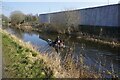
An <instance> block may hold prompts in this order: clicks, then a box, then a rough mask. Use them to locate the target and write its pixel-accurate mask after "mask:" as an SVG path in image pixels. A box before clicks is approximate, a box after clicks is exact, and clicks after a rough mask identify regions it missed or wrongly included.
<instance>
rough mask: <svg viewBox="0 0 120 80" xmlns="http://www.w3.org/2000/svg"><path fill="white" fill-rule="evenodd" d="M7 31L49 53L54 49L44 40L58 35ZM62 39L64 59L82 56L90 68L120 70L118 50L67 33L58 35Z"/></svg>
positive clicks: (74, 58) (10, 29)
mask: <svg viewBox="0 0 120 80" xmlns="http://www.w3.org/2000/svg"><path fill="white" fill-rule="evenodd" d="M6 30H7V31H8V32H9V33H11V34H14V35H16V36H17V37H18V38H20V39H22V40H24V41H25V42H28V41H29V42H30V43H31V44H33V45H35V46H37V48H38V49H39V51H40V52H41V53H48V54H51V53H52V51H55V50H54V48H53V47H50V46H49V45H48V43H47V42H46V41H47V39H51V40H55V38H56V37H57V36H58V35H56V34H52V33H38V32H23V31H21V30H18V29H13V28H7V29H6ZM59 36H60V38H61V39H62V40H64V41H65V45H66V48H65V49H60V50H59V52H60V54H59V55H60V56H61V58H62V60H63V61H64V60H65V59H66V56H72V59H73V60H74V62H75V63H77V62H78V61H77V60H78V58H80V57H81V54H82V56H83V57H84V60H85V63H86V65H88V66H90V68H91V70H96V71H99V72H100V71H101V72H104V71H105V70H110V71H112V72H114V73H116V74H118V72H119V71H120V68H119V63H118V61H119V60H120V57H119V56H118V53H119V52H118V51H116V50H113V51H111V49H109V48H108V49H106V48H103V46H102V45H101V46H100V45H96V44H93V43H90V42H87V41H84V40H82V39H76V38H75V37H71V36H67V35H59Z"/></svg>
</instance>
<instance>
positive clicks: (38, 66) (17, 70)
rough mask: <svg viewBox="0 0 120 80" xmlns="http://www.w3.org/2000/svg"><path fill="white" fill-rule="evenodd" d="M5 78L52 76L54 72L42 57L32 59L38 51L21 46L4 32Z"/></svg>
mask: <svg viewBox="0 0 120 80" xmlns="http://www.w3.org/2000/svg"><path fill="white" fill-rule="evenodd" d="M2 53H3V78H52V77H53V72H52V70H51V69H50V68H48V67H47V66H46V65H45V64H44V61H43V60H42V59H39V60H34V61H31V60H30V59H29V58H30V57H29V56H27V55H28V54H30V53H31V54H32V57H36V56H37V53H35V52H33V51H32V50H30V49H27V48H24V47H22V46H20V45H19V44H18V43H16V42H14V41H13V40H12V39H11V38H9V37H8V36H7V35H5V34H4V33H2Z"/></svg>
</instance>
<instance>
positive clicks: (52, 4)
mask: <svg viewBox="0 0 120 80" xmlns="http://www.w3.org/2000/svg"><path fill="white" fill-rule="evenodd" d="M118 2H119V0H75V1H74V2H73V0H59V1H57V0H42V1H40V0H29V1H28V0H3V1H2V13H3V14H5V15H6V16H9V15H10V13H11V12H12V11H15V10H17V11H22V12H23V13H24V14H43V13H51V12H58V11H63V10H65V9H82V8H89V7H96V6H103V5H110V4H117V3H118Z"/></svg>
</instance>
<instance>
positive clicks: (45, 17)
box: [39, 4, 120, 27]
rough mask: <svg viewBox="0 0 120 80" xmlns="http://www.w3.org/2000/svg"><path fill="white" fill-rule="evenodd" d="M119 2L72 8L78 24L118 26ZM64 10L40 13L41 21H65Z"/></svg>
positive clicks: (119, 16)
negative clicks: (77, 18) (78, 8)
mask: <svg viewBox="0 0 120 80" xmlns="http://www.w3.org/2000/svg"><path fill="white" fill-rule="evenodd" d="M119 8H120V4H115V5H108V6H101V7H94V8H86V9H80V10H74V11H76V12H77V13H78V14H79V15H77V16H79V17H80V18H79V20H78V22H79V25H93V26H109V27H119V26H120V23H119V20H120V15H119V13H120V10H119ZM71 12H72V11H71ZM65 13H66V12H65V11H64V12H57V13H49V14H40V16H39V17H40V22H41V23H49V22H50V23H59V24H63V23H64V24H65V23H66V21H67V20H66V15H65Z"/></svg>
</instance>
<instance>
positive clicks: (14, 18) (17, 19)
mask: <svg viewBox="0 0 120 80" xmlns="http://www.w3.org/2000/svg"><path fill="white" fill-rule="evenodd" d="M10 19H11V23H12V24H13V25H16V24H20V23H21V22H23V21H24V20H25V15H24V14H23V13H22V12H21V11H13V12H12V13H11V15H10Z"/></svg>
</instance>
